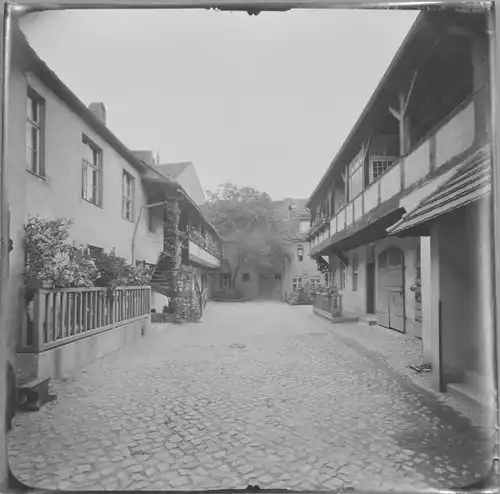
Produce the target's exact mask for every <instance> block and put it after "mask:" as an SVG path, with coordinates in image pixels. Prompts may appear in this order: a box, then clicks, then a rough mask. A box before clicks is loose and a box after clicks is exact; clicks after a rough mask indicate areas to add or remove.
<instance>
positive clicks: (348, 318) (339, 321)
mask: <svg viewBox="0 0 500 494" xmlns="http://www.w3.org/2000/svg"><path fill="white" fill-rule="evenodd" d="M332 322H333V323H334V324H346V323H352V322H359V317H356V316H345V317H332Z"/></svg>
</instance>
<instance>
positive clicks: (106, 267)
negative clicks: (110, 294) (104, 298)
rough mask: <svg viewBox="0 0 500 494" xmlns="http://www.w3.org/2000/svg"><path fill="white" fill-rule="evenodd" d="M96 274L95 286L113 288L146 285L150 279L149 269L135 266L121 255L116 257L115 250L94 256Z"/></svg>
mask: <svg viewBox="0 0 500 494" xmlns="http://www.w3.org/2000/svg"><path fill="white" fill-rule="evenodd" d="M95 264H96V267H97V271H98V275H97V278H96V281H95V284H96V286H101V287H106V288H109V289H110V290H114V289H115V288H118V287H119V286H142V285H147V284H148V283H149V280H150V279H151V274H152V273H151V270H150V269H146V268H136V267H135V266H132V265H131V264H129V263H128V262H127V261H126V259H124V258H123V257H118V256H117V255H116V254H115V252H114V251H113V252H111V253H109V254H108V253H101V254H98V255H97V256H96V257H95Z"/></svg>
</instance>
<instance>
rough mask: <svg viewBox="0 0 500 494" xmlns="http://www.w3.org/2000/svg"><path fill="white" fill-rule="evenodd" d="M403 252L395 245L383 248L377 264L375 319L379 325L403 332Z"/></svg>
mask: <svg viewBox="0 0 500 494" xmlns="http://www.w3.org/2000/svg"><path fill="white" fill-rule="evenodd" d="M404 264H405V263H404V254H403V251H402V250H401V249H398V248H397V247H390V248H388V249H386V250H384V251H383V252H382V253H381V254H380V255H379V257H378V265H377V320H378V323H379V324H380V325H381V326H385V327H386V328H390V329H395V330H396V331H400V332H401V333H404V332H405V289H404V286H405V279H404Z"/></svg>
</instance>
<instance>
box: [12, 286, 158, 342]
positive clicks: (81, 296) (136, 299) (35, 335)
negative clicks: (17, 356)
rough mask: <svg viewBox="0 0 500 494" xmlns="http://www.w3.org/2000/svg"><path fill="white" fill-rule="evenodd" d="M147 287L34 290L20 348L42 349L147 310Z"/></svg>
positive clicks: (114, 323) (105, 327)
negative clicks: (110, 289)
mask: <svg viewBox="0 0 500 494" xmlns="http://www.w3.org/2000/svg"><path fill="white" fill-rule="evenodd" d="M150 299H151V296H150V287H149V286H138V287H124V288H117V289H115V290H113V291H108V290H107V289H106V288H56V289H51V290H43V289H41V290H37V291H36V293H35V296H34V298H33V302H32V303H31V304H30V305H31V307H28V322H27V326H26V330H25V331H24V332H23V334H22V338H21V342H20V347H21V348H20V349H21V350H24V351H43V350H46V349H48V348H51V347H54V346H59V345H61V344H64V343H69V342H70V341H75V340H78V339H81V338H83V337H85V336H87V335H88V334H89V333H90V332H99V331H103V330H105V329H110V328H112V327H114V326H116V325H120V324H122V323H126V322H128V321H131V320H134V319H136V318H141V317H144V316H148V315H149V313H150Z"/></svg>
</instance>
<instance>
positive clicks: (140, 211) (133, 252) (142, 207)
mask: <svg viewBox="0 0 500 494" xmlns="http://www.w3.org/2000/svg"><path fill="white" fill-rule="evenodd" d="M167 203H168V201H163V202H155V203H154V204H146V205H145V206H141V209H140V210H139V214H138V216H137V221H136V222H135V228H134V235H133V236H132V266H133V265H134V262H135V236H136V235H137V228H138V227H139V222H140V221H141V215H142V210H143V209H148V208H154V207H156V206H163V205H165V204H167Z"/></svg>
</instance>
